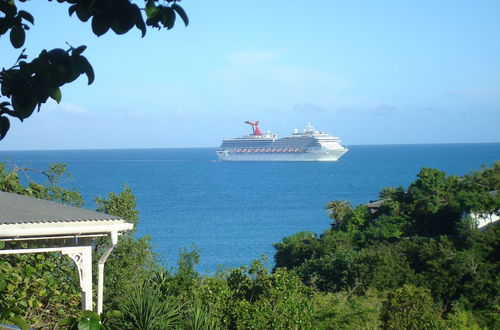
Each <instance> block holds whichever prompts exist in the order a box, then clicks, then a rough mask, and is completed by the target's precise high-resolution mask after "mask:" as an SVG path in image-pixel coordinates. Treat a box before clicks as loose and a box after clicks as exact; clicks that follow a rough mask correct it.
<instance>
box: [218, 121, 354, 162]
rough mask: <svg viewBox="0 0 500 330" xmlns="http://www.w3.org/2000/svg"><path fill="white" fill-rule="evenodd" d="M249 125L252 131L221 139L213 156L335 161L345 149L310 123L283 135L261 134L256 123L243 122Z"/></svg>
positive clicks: (239, 159)
mask: <svg viewBox="0 0 500 330" xmlns="http://www.w3.org/2000/svg"><path fill="white" fill-rule="evenodd" d="M245 123H246V124H249V125H251V126H252V131H253V132H252V134H249V135H245V136H243V137H237V138H231V139H224V140H222V144H221V146H220V149H219V150H217V156H218V157H219V159H220V160H225V161H336V160H337V159H339V158H340V157H341V156H342V155H343V154H345V153H346V152H347V151H348V149H347V148H346V147H344V146H342V145H341V144H340V139H339V138H338V137H334V136H332V135H330V134H328V133H324V132H320V131H317V130H316V129H315V128H314V127H312V126H311V124H308V125H307V126H306V128H305V129H304V130H303V131H301V132H299V130H297V129H295V131H294V133H293V134H292V135H290V136H287V137H284V138H278V136H277V135H276V134H273V133H271V132H267V133H265V134H262V133H261V131H260V129H259V126H258V125H259V122H258V121H256V122H250V121H247V122H245Z"/></svg>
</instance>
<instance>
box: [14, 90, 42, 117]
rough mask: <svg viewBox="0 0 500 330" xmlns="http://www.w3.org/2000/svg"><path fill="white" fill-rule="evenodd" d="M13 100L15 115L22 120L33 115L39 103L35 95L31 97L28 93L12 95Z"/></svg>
mask: <svg viewBox="0 0 500 330" xmlns="http://www.w3.org/2000/svg"><path fill="white" fill-rule="evenodd" d="M11 101H12V108H13V110H14V112H15V116H16V117H17V118H19V119H20V120H21V121H23V119H25V118H28V117H29V116H31V114H32V113H33V111H35V107H36V105H37V102H36V100H35V99H34V98H33V97H29V96H26V95H22V96H17V95H12V98H11Z"/></svg>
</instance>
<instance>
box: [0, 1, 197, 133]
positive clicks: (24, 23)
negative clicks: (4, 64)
mask: <svg viewBox="0 0 500 330" xmlns="http://www.w3.org/2000/svg"><path fill="white" fill-rule="evenodd" d="M179 1H180V0H163V1H160V0H146V1H145V8H142V10H141V8H139V6H138V5H136V4H134V3H132V2H131V1H130V0H100V1H93V0H57V2H59V3H67V4H69V5H70V6H69V8H68V13H69V15H70V16H72V15H73V14H76V15H75V16H76V17H78V19H79V20H81V21H82V22H87V21H88V20H91V27H92V31H93V32H94V34H95V35H96V36H101V35H103V34H105V33H107V32H108V31H109V30H110V29H111V30H112V31H113V32H115V33H116V34H124V33H127V32H129V31H130V30H131V29H132V28H133V27H136V28H137V29H139V30H140V31H141V35H142V37H144V36H145V35H146V27H147V26H150V27H154V28H158V29H160V28H162V27H164V28H167V29H171V28H173V26H174V24H175V19H176V17H177V16H180V17H181V19H182V20H183V22H184V24H185V25H186V26H187V25H188V24H189V19H188V17H187V14H186V12H185V11H184V9H183V8H182V7H181V6H180V5H179V4H178V2H179ZM17 2H25V1H23V0H18V1H17ZM143 13H144V14H145V16H143ZM0 15H2V16H0V36H2V35H4V34H7V33H9V37H10V42H11V44H12V47H14V48H16V49H17V48H21V47H23V45H24V44H25V41H26V31H28V30H29V29H30V26H32V25H34V24H35V19H34V17H33V16H32V15H31V14H30V13H29V12H27V11H25V10H20V9H18V5H17V4H16V1H15V0H2V1H0ZM85 49H86V46H79V47H76V48H74V47H70V48H69V49H67V50H64V49H61V48H55V49H52V50H45V49H44V50H42V51H41V52H40V54H39V55H38V57H36V58H34V59H33V60H32V61H31V62H28V61H27V58H28V56H27V55H26V54H25V50H22V51H21V53H20V55H19V56H18V58H17V60H16V61H15V64H14V65H13V66H12V67H11V68H9V69H5V68H3V69H2V71H0V86H1V88H0V101H1V102H0V140H2V139H3V138H4V137H5V135H6V134H7V132H8V131H9V129H10V121H9V118H8V117H7V116H10V117H13V118H18V119H19V120H21V121H23V120H24V119H26V118H28V117H30V116H31V115H32V114H33V112H34V111H35V109H36V108H37V109H38V111H40V107H41V105H42V104H43V103H45V102H47V100H48V98H49V97H50V98H52V99H54V100H55V101H57V103H59V102H60V101H61V99H62V92H61V87H62V86H63V85H64V84H67V83H70V82H72V81H74V80H75V79H77V78H78V77H79V76H80V75H82V74H85V75H86V76H87V78H88V84H89V85H90V84H92V82H93V81H94V77H95V76H94V70H93V68H92V65H91V64H90V62H89V61H88V60H87V58H85V57H84V56H82V55H81V54H82V53H83V52H84V50H85ZM2 97H3V98H5V99H6V100H5V101H3V100H2Z"/></svg>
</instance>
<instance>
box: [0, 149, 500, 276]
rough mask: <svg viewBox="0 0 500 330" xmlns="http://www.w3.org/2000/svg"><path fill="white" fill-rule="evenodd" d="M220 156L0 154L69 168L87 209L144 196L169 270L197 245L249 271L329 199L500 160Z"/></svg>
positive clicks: (435, 155)
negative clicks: (124, 194)
mask: <svg viewBox="0 0 500 330" xmlns="http://www.w3.org/2000/svg"><path fill="white" fill-rule="evenodd" d="M215 150H216V149H212V148H203V149H136V150H64V151H0V161H2V162H10V163H15V164H16V165H17V166H29V167H33V168H37V169H44V168H46V167H47V165H48V164H49V163H50V162H64V163H66V164H67V165H68V168H69V170H70V171H71V172H72V173H73V178H72V181H71V182H69V183H67V184H68V185H69V186H74V187H76V188H77V189H78V190H80V191H81V192H82V194H83V196H84V197H85V199H86V201H87V204H86V207H88V208H94V207H95V205H94V202H93V200H94V197H95V196H106V195H107V193H109V192H119V191H121V190H122V188H123V186H124V185H128V186H130V187H131V188H132V190H133V191H134V193H135V194H136V196H137V204H138V209H139V212H140V223H139V227H138V234H139V235H144V234H148V235H150V236H151V237H152V240H153V244H154V246H155V251H156V252H157V253H159V254H160V256H161V259H162V260H163V261H164V263H165V264H166V266H167V267H171V266H175V264H176V261H177V256H178V254H179V252H180V251H181V250H182V249H183V248H186V247H190V246H192V245H193V244H194V245H196V246H197V247H198V248H199V249H200V250H201V262H200V264H199V267H198V269H199V270H200V271H202V272H213V271H215V270H216V268H217V265H224V266H231V267H235V266H240V265H243V264H249V263H250V262H251V261H252V260H253V259H256V258H259V257H260V256H261V255H262V254H266V255H267V256H268V257H269V259H270V262H271V261H272V256H273V252H274V251H273V247H272V244H273V243H276V242H279V241H280V240H281V238H283V237H284V236H287V235H290V234H293V233H296V232H299V231H304V230H308V231H313V232H317V233H320V232H322V231H323V230H324V229H326V228H328V226H329V223H330V221H329V219H328V217H327V214H326V212H325V209H324V207H325V205H326V203H327V202H328V201H331V200H338V199H347V200H350V201H351V202H352V203H353V204H355V205H356V204H360V203H364V202H368V201H370V200H374V199H376V198H377V193H378V191H379V190H380V189H382V188H383V187H385V186H397V185H405V186H406V185H408V184H409V183H410V182H412V181H413V180H414V179H415V175H416V174H417V173H418V171H419V170H420V168H422V167H424V166H425V167H434V168H439V169H442V170H444V171H446V172H447V173H449V174H456V175H462V174H466V173H469V172H470V171H471V170H475V169H479V168H480V166H481V165H483V164H486V165H491V163H492V162H493V161H495V160H500V143H488V144H436V145H383V146H351V147H350V151H349V152H348V153H347V154H345V155H344V156H343V157H342V158H341V159H340V160H339V161H338V162H333V163H321V162H297V163H293V162H292V163H290V162H248V163H245V162H241V163H239V162H234V163H233V162H218V161H216V157H215Z"/></svg>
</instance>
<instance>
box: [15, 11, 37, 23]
mask: <svg viewBox="0 0 500 330" xmlns="http://www.w3.org/2000/svg"><path fill="white" fill-rule="evenodd" d="M18 16H19V17H22V18H24V19H25V20H27V21H28V22H30V23H31V24H35V19H34V18H33V16H32V15H31V14H30V13H28V12H27V11H24V10H20V11H19V14H18Z"/></svg>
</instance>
